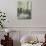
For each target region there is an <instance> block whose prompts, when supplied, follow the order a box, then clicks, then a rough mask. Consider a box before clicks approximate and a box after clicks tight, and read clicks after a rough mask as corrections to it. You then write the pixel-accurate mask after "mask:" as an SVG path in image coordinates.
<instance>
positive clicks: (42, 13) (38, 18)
mask: <svg viewBox="0 0 46 46" xmlns="http://www.w3.org/2000/svg"><path fill="white" fill-rule="evenodd" d="M16 1H17V0H0V9H2V10H3V11H5V12H6V15H7V18H8V22H7V24H6V26H7V27H25V26H26V27H46V0H32V19H31V20H18V19H17V11H16V10H17V9H16V7H17V2H16Z"/></svg>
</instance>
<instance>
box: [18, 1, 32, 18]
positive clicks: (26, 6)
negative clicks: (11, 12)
mask: <svg viewBox="0 0 46 46" xmlns="http://www.w3.org/2000/svg"><path fill="white" fill-rule="evenodd" d="M31 16H32V1H31V0H18V2H17V17H18V19H31Z"/></svg>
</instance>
